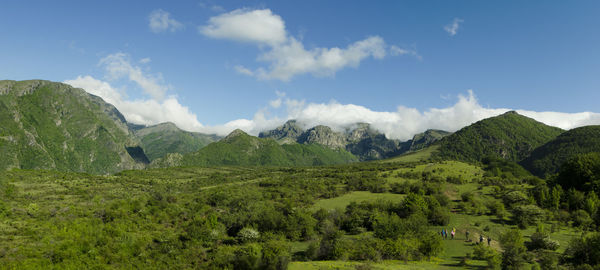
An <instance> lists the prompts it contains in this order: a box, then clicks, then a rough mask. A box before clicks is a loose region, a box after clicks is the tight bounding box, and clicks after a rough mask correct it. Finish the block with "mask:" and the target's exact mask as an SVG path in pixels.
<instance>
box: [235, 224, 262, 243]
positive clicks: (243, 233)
mask: <svg viewBox="0 0 600 270" xmlns="http://www.w3.org/2000/svg"><path fill="white" fill-rule="evenodd" d="M259 237H260V233H259V232H258V231H257V230H255V229H254V228H250V227H244V228H243V229H241V230H240V231H239V232H238V234H237V238H238V241H240V242H241V243H246V242H254V241H256V240H258V238H259Z"/></svg>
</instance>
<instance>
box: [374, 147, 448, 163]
mask: <svg viewBox="0 0 600 270" xmlns="http://www.w3.org/2000/svg"><path fill="white" fill-rule="evenodd" d="M438 148H439V146H437V145H434V146H430V147H427V148H425V149H423V150H419V151H416V152H412V153H408V154H403V155H400V156H397V157H393V158H390V159H385V160H382V161H380V162H419V161H424V160H427V159H429V158H430V157H431V155H432V154H433V153H434V152H435V151H437V150H438Z"/></svg>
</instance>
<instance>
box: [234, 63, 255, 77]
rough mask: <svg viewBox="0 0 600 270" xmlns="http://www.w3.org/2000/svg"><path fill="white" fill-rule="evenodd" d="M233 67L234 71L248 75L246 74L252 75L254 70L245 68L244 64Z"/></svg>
mask: <svg viewBox="0 0 600 270" xmlns="http://www.w3.org/2000/svg"><path fill="white" fill-rule="evenodd" d="M233 68H234V69H235V71H237V72H238V73H240V74H244V75H248V76H254V72H253V71H252V70H249V69H247V68H246V67H244V66H241V65H237V66H235V67H233Z"/></svg>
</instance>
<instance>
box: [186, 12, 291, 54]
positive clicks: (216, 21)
mask: <svg viewBox="0 0 600 270" xmlns="http://www.w3.org/2000/svg"><path fill="white" fill-rule="evenodd" d="M198 30H199V31H200V33H202V34H204V35H206V36H208V37H212V38H218V39H230V40H235V41H242V42H255V43H259V44H263V43H266V44H271V45H275V44H279V43H282V42H285V41H286V39H287V38H286V35H287V34H286V31H285V23H284V22H283V20H282V19H281V17H279V16H278V15H275V14H273V13H272V12H271V10H270V9H262V10H246V9H236V10H234V11H232V12H229V13H224V14H221V15H218V16H215V17H211V18H210V19H209V20H208V25H205V26H200V27H198Z"/></svg>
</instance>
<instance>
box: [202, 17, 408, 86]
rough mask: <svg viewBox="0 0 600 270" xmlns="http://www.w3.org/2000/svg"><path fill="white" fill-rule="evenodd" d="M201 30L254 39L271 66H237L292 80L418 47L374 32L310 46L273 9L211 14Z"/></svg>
mask: <svg viewBox="0 0 600 270" xmlns="http://www.w3.org/2000/svg"><path fill="white" fill-rule="evenodd" d="M198 31H199V32H200V33H201V34H203V35H205V36H207V37H211V38H215V39H227V40H233V41H238V42H246V43H252V44H256V45H257V46H259V47H260V48H261V49H262V50H263V52H262V53H261V54H260V55H259V56H258V58H257V59H258V61H260V62H264V63H267V64H268V66H267V67H259V68H256V69H254V70H252V69H250V68H247V67H245V66H242V65H238V66H236V67H235V69H236V71H238V72H239V73H242V74H245V75H250V76H255V77H257V78H259V79H265V80H271V79H276V80H282V81H289V80H291V79H292V78H293V77H294V76H297V75H302V74H307V73H308V74H312V75H313V76H317V77H327V76H333V75H335V73H337V72H338V71H339V70H341V69H344V68H347V67H353V68H356V67H358V66H359V65H360V63H361V62H362V61H363V60H365V59H367V58H373V59H383V58H384V57H385V56H386V55H388V50H389V54H391V55H402V54H410V55H413V56H415V57H417V58H420V56H419V55H418V54H417V53H416V51H414V50H410V51H409V50H403V49H401V48H400V47H398V46H393V45H392V46H389V45H388V44H386V42H385V41H384V40H383V38H381V37H380V36H370V37H367V38H366V39H364V40H360V41H356V42H354V43H352V44H350V45H348V46H347V47H345V48H339V47H332V48H313V49H306V48H305V46H304V44H302V42H301V41H300V40H298V39H296V38H294V37H292V36H291V35H289V34H288V32H287V30H286V28H285V22H284V21H283V19H282V18H281V17H280V16H279V15H277V14H274V13H273V12H272V11H271V10H269V9H259V10H250V9H237V10H234V11H231V12H228V13H224V14H221V15H218V16H214V17H211V18H210V19H209V20H208V24H207V25H204V26H200V27H198Z"/></svg>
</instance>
